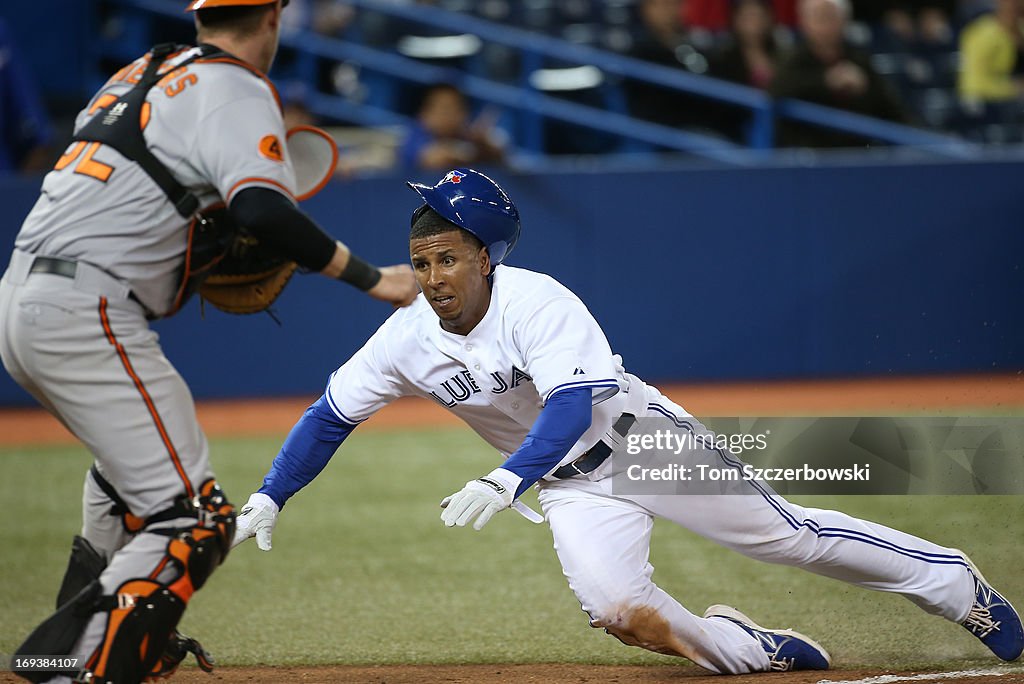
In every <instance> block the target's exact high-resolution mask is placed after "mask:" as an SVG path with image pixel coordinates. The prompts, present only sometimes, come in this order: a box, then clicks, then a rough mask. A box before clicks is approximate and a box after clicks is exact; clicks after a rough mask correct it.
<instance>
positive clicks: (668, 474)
mask: <svg viewBox="0 0 1024 684" xmlns="http://www.w3.org/2000/svg"><path fill="white" fill-rule="evenodd" d="M712 428H713V429H712ZM614 444H615V447H614V449H613V451H612V456H611V459H610V461H611V465H610V468H611V472H610V475H611V477H612V478H613V479H612V489H613V492H616V493H620V494H688V495H693V494H758V493H761V492H763V491H767V489H768V488H770V489H772V490H774V491H777V492H779V493H784V494H833V495H834V494H1022V493H1024V420H1022V419H1018V418H982V419H976V418H718V419H712V420H709V421H708V425H707V426H705V425H704V424H702V423H701V422H699V421H697V420H696V419H693V418H687V419H683V420H679V419H667V418H658V417H655V418H641V419H639V420H637V422H636V424H635V425H633V427H632V429H630V431H629V432H628V433H627V434H626V435H625V436H624V437H623V436H621V435H618V436H616V438H615V439H614Z"/></svg>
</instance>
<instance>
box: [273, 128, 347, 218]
mask: <svg viewBox="0 0 1024 684" xmlns="http://www.w3.org/2000/svg"><path fill="white" fill-rule="evenodd" d="M299 131H312V132H313V133H316V134H317V135H319V136H321V137H322V138H325V139H326V140H327V141H328V142H330V144H331V153H332V156H333V158H332V159H331V170H330V171H329V172H327V173H326V174H325V175H324V178H323V180H321V181H320V183H319V184H318V185H317V186H316V187H315V188H313V189H312V190H309V191H307V192H305V193H304V194H302V195H300V196H298V197H296V198H295V199H297V200H298V201H300V202H305V201H306V200H308V199H309V198H310V197H312V196H313V195H315V194H317V193H318V192H320V191H321V190H323V189H324V186H325V185H327V183H328V182H329V181H330V180H331V179H332V178H334V171H335V169H337V168H338V144H337V143H336V142H334V138H332V137H331V134H330V133H328V132H327V131H325V130H323V129H322V128H317V127H316V126H296V127H295V128H293V129H291V130H290V131H288V134H287V135H286V136H285V139H286V140H287V139H288V138H290V137H292V135H293V134H295V133H298V132H299ZM292 163H293V164H294V163H295V161H294V160H292Z"/></svg>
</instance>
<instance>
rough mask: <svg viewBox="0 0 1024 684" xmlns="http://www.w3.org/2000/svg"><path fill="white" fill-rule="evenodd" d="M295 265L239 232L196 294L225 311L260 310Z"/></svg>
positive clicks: (270, 300) (280, 290) (266, 306)
mask: <svg viewBox="0 0 1024 684" xmlns="http://www.w3.org/2000/svg"><path fill="white" fill-rule="evenodd" d="M296 268H298V266H297V264H296V263H295V262H294V261H288V260H287V259H284V258H282V257H281V256H279V255H278V254H276V253H274V252H272V251H270V250H268V249H267V248H266V247H264V246H262V245H260V243H259V241H258V240H257V239H256V238H254V237H253V236H251V235H249V234H248V233H246V232H245V231H240V232H239V233H238V234H237V235H236V236H235V240H234V242H233V243H232V245H231V247H230V248H229V249H228V253H227V254H225V255H224V258H223V259H221V260H220V262H218V263H217V265H216V266H214V268H213V271H212V272H211V273H210V275H209V276H207V278H206V279H205V280H204V281H203V284H202V285H200V286H199V296H200V297H202V299H203V301H206V302H209V303H210V304H212V305H213V306H215V307H217V308H218V309H220V310H221V311H226V312H227V313H233V314H251V313H259V312H260V311H265V310H266V309H267V308H269V307H270V305H271V304H273V303H274V300H275V299H277V297H278V295H280V294H281V292H282V290H284V286H285V285H287V284H288V281H289V280H291V277H292V275H294V273H295V270H296Z"/></svg>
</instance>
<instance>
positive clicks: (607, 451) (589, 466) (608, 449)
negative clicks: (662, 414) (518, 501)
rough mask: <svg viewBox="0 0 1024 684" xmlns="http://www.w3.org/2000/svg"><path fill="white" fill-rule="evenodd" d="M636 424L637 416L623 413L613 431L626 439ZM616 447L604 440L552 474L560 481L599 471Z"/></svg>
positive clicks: (613, 426)
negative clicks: (599, 467)
mask: <svg viewBox="0 0 1024 684" xmlns="http://www.w3.org/2000/svg"><path fill="white" fill-rule="evenodd" d="M634 423H636V416H634V415H633V414H631V413H623V414H622V415H621V416H619V419H618V420H617V421H615V424H614V425H612V430H613V431H614V432H615V434H617V435H619V436H620V437H625V436H626V433H627V432H629V429H630V428H631V427H633V424H634ZM614 448H615V447H613V446H612V445H611V444H608V443H607V442H605V441H604V440H601V441H600V442H598V443H597V444H595V445H594V446H592V447H590V448H589V449H587V450H586V451H585V452H583V454H582V455H581V456H580V457H579V458H577V459H576V460H575V461H573V462H572V463H566V464H565V465H564V466H562V467H561V468H559V469H558V470H556V471H555V472H553V473H551V475H552V476H553V477H557V478H558V479H559V480H568V479H569V478H570V477H576V476H577V475H586V474H587V473H592V472H594V471H595V470H597V468H598V466H600V465H601V464H602V463H604V462H605V460H607V458H608V457H609V456H611V454H612V451H613V450H614Z"/></svg>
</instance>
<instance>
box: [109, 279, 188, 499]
mask: <svg viewBox="0 0 1024 684" xmlns="http://www.w3.org/2000/svg"><path fill="white" fill-rule="evenodd" d="M100 322H101V323H102V324H103V332H104V333H106V336H107V341H108V342H110V344H111V345H113V346H114V349H116V350H117V355H118V356H119V357H120V358H121V365H122V366H124V369H125V372H127V373H128V376H129V377H130V378H131V379H132V382H134V383H135V388H136V389H137V390H138V391H139V394H140V395H141V396H142V400H143V401H144V402H145V403H146V408H147V409H148V410H149V415H150V417H151V418H152V419H153V424H154V425H155V426H156V429H157V432H159V433H160V439H161V440H162V441H163V443H164V446H165V447H166V448H167V454H168V455H169V456H170V457H171V462H172V463H173V464H174V469H175V470H176V471H178V477H180V478H181V481H182V483H184V485H185V493H186V494H187V495H188V498H190V499H191V498H193V497H194V496H195V495H196V493H195V490H194V489H193V488H192V483H191V482H190V481H189V479H188V475H186V474H185V469H184V468H183V467H182V465H181V459H180V458H178V452H177V450H176V449H175V448H174V444H172V443H171V438H170V436H169V435H168V434H167V429H166V428H165V427H164V421H163V420H162V419H161V418H160V413H159V412H158V411H157V410H156V405H155V404H154V403H153V398H152V397H150V395H149V392H148V391H147V390H146V386H145V384H143V382H142V379H141V378H140V377H139V376H138V374H137V373H136V372H135V369H134V368H133V367H132V362H131V361H129V360H128V354H127V352H125V349H124V347H123V346H122V345H121V343H120V342H118V341H117V338H116V337H114V331H113V330H112V329H111V327H110V319H109V318H107V298H106V297H100Z"/></svg>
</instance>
